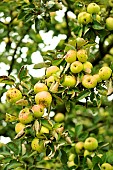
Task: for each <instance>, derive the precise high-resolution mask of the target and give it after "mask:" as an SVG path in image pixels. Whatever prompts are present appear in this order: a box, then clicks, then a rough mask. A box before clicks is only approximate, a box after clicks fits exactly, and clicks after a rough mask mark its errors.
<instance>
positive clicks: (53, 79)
mask: <svg viewBox="0 0 113 170" xmlns="http://www.w3.org/2000/svg"><path fill="white" fill-rule="evenodd" d="M54 81H55V77H54V76H50V77H48V78H47V79H46V83H47V86H48V87H50V86H51V84H52V83H54Z"/></svg>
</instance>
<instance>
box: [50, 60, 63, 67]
mask: <svg viewBox="0 0 113 170" xmlns="http://www.w3.org/2000/svg"><path fill="white" fill-rule="evenodd" d="M62 61H63V58H61V59H57V60H52V65H55V66H58V65H59V64H61V62H62Z"/></svg>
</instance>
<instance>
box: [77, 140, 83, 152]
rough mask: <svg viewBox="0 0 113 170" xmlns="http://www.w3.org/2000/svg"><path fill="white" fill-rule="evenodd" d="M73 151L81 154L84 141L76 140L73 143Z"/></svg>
mask: <svg viewBox="0 0 113 170" xmlns="http://www.w3.org/2000/svg"><path fill="white" fill-rule="evenodd" d="M75 151H76V153H77V154H82V153H83V151H84V142H81V141H79V142H77V143H76V144H75Z"/></svg>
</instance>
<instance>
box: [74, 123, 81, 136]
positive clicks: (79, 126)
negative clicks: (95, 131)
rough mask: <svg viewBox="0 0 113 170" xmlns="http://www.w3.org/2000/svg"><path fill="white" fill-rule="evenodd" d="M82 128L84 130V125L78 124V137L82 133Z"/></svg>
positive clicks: (76, 132)
mask: <svg viewBox="0 0 113 170" xmlns="http://www.w3.org/2000/svg"><path fill="white" fill-rule="evenodd" d="M82 130H83V125H77V126H76V127H75V134H76V136H77V137H78V136H79V135H80V134H81V133H82Z"/></svg>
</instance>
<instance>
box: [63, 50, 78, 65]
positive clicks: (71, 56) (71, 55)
mask: <svg viewBox="0 0 113 170" xmlns="http://www.w3.org/2000/svg"><path fill="white" fill-rule="evenodd" d="M76 56H77V51H76V50H69V51H68V52H67V53H66V55H65V56H64V58H65V60H66V62H67V63H73V62H74V61H76Z"/></svg>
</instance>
